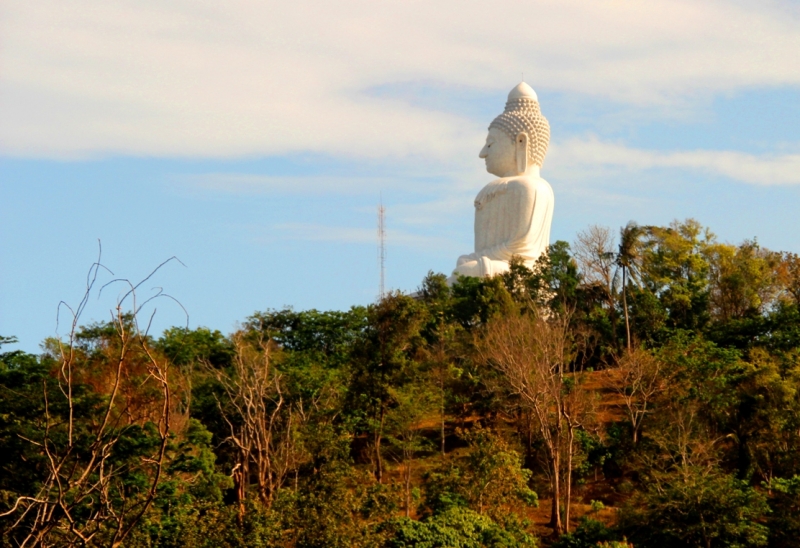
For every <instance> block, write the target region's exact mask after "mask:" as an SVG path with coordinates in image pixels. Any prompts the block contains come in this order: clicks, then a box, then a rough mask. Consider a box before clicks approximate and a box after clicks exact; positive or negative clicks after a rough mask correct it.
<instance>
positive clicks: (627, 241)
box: [615, 221, 644, 351]
mask: <svg viewBox="0 0 800 548" xmlns="http://www.w3.org/2000/svg"><path fill="white" fill-rule="evenodd" d="M643 232H644V228H643V227H641V226H639V225H638V224H636V222H635V221H630V222H628V224H627V225H625V226H624V227H623V228H621V229H620V231H619V247H618V249H617V257H616V260H615V262H616V264H617V266H618V267H619V268H620V270H621V271H622V310H623V311H624V312H625V335H626V341H627V346H628V350H629V351H630V350H631V321H630V318H629V315H628V280H629V279H633V280H634V281H635V280H636V275H637V268H636V266H637V261H638V259H639V251H640V247H641V246H640V240H639V238H640V237H641V235H642V234H643Z"/></svg>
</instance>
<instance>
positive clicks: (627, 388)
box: [607, 347, 668, 444]
mask: <svg viewBox="0 0 800 548" xmlns="http://www.w3.org/2000/svg"><path fill="white" fill-rule="evenodd" d="M667 381H668V379H667V375H666V373H665V369H664V366H663V364H662V363H661V360H659V359H658V358H657V357H656V356H653V355H652V354H651V353H650V352H648V351H647V350H645V349H643V348H641V347H634V348H632V349H631V350H626V351H624V353H623V354H622V357H621V358H620V359H619V360H618V361H617V367H616V369H612V370H611V375H610V376H609V377H608V378H607V385H608V388H610V389H612V390H613V391H615V392H616V393H617V394H619V396H620V397H621V398H622V401H623V404H624V406H625V411H626V413H627V415H628V420H630V421H631V428H632V430H633V432H632V436H633V443H634V444H636V443H638V441H639V437H640V434H641V429H642V422H643V421H644V418H645V416H646V415H647V414H648V413H649V412H650V411H651V410H652V405H653V401H654V400H655V399H656V397H657V396H658V394H660V393H661V392H662V391H663V390H664V388H665V386H666V383H667Z"/></svg>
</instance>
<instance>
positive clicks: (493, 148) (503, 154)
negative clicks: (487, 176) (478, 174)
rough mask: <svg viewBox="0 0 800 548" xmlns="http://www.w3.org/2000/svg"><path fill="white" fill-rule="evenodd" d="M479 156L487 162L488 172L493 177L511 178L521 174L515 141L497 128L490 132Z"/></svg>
mask: <svg viewBox="0 0 800 548" xmlns="http://www.w3.org/2000/svg"><path fill="white" fill-rule="evenodd" d="M478 156H479V157H481V158H483V159H484V160H485V161H486V171H488V172H489V173H491V174H492V175H496V176H497V177H511V176H513V175H518V174H519V173H518V168H517V149H516V145H515V143H514V139H512V138H511V137H509V136H508V135H506V134H505V133H504V132H503V131H501V130H499V129H497V128H492V129H490V130H489V135H487V136H486V144H485V145H483V148H482V149H481V152H480V154H479V155H478Z"/></svg>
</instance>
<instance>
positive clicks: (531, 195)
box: [475, 176, 554, 265]
mask: <svg viewBox="0 0 800 548" xmlns="http://www.w3.org/2000/svg"><path fill="white" fill-rule="evenodd" d="M553 205H554V199H553V189H552V188H551V187H550V185H549V184H548V182H547V181H545V180H544V179H542V178H541V177H530V176H527V177H526V176H517V177H508V178H502V179H496V180H494V181H492V182H491V183H489V184H488V185H486V186H485V187H484V188H483V189H482V190H481V191H480V192H479V193H478V196H477V197H476V198H475V253H476V254H477V255H480V256H486V257H489V258H490V259H492V260H500V261H508V260H509V259H510V258H511V257H512V256H513V255H520V256H521V257H522V258H523V259H524V260H525V262H526V263H528V264H529V265H531V264H533V262H534V261H535V260H536V259H537V258H538V257H539V255H541V254H542V253H543V252H544V251H545V249H546V248H547V246H548V245H549V242H550V224H551V222H552V218H553Z"/></svg>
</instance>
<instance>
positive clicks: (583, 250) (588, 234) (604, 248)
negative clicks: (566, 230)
mask: <svg viewBox="0 0 800 548" xmlns="http://www.w3.org/2000/svg"><path fill="white" fill-rule="evenodd" d="M573 247H574V253H573V256H574V257H575V261H576V262H577V263H578V267H579V268H580V272H581V274H582V275H583V280H584V283H586V284H588V285H592V286H595V287H597V288H599V289H600V290H601V291H602V294H603V296H604V297H605V301H606V302H605V306H606V308H607V310H608V315H609V318H610V320H611V329H612V332H613V333H614V343H615V346H616V341H617V338H616V334H617V309H616V306H617V305H616V303H617V284H618V278H619V268H618V267H617V265H616V262H615V257H616V253H615V251H614V247H615V241H614V236H613V235H612V233H611V229H609V228H608V227H604V226H598V225H592V226H590V227H589V228H588V229H586V230H584V231H581V232H579V233H578V235H577V237H576V239H575V243H574V245H573Z"/></svg>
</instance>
